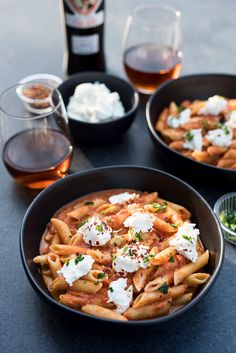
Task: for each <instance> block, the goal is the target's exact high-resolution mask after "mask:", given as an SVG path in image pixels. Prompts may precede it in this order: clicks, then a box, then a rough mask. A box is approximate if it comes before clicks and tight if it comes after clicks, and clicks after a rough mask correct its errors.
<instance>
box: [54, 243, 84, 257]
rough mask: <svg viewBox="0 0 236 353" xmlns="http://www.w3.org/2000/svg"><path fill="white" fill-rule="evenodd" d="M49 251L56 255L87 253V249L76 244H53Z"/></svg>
mask: <svg viewBox="0 0 236 353" xmlns="http://www.w3.org/2000/svg"><path fill="white" fill-rule="evenodd" d="M50 251H51V252H54V253H56V254H58V255H71V254H87V252H88V249H87V248H83V247H82V246H78V245H64V244H53V245H51V246H50Z"/></svg>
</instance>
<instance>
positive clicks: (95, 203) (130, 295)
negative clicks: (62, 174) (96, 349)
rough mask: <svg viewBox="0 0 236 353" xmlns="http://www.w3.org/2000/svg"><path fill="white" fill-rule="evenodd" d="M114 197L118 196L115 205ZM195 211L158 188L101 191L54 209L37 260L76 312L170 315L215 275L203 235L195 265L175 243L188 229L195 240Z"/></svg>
mask: <svg viewBox="0 0 236 353" xmlns="http://www.w3.org/2000/svg"><path fill="white" fill-rule="evenodd" d="M186 104H190V103H188V102H187V103H186ZM171 109H172V110H173V111H174V110H175V109H176V107H175V105H174V104H172V106H171ZM195 122H197V119H196V121H195ZM198 122H199V121H198ZM163 123H164V124H166V122H164V121H163ZM119 193H120V194H121V197H119V196H120V195H119ZM129 195H130V196H129ZM110 196H116V197H113V200H114V202H113V200H112V202H113V203H111V202H110V201H111V199H110ZM116 200H117V203H116ZM120 200H121V201H120ZM190 217H191V213H190V212H189V211H188V210H187V209H186V208H185V207H184V206H181V205H178V204H176V203H174V202H170V201H167V200H165V199H162V198H161V197H159V195H158V192H156V191H154V192H151V193H148V192H140V191H135V190H126V189H119V190H105V191H102V192H98V193H94V194H91V195H88V196H87V198H85V197H83V198H81V199H79V200H76V201H74V202H73V203H71V204H69V205H67V206H65V207H63V208H62V209H61V210H59V211H57V212H56V213H55V216H53V217H52V219H51V222H49V224H48V225H47V227H46V230H45V232H44V233H43V235H42V242H41V244H40V249H39V251H40V254H39V255H38V256H36V257H34V259H33V262H34V263H35V264H36V265H38V266H39V268H40V269H41V274H42V277H43V280H44V282H45V284H46V286H47V288H48V290H49V292H50V294H51V296H52V297H53V298H54V299H55V300H57V301H59V302H60V303H61V304H63V305H66V306H69V307H71V308H73V309H75V310H80V311H83V312H85V313H87V314H90V315H94V316H97V317H104V318H108V319H111V320H122V321H127V320H147V319H152V318H155V317H159V316H163V315H168V314H169V313H170V312H172V311H174V310H178V308H179V307H180V306H182V305H184V304H186V303H188V302H189V301H190V300H191V299H192V298H193V296H194V295H196V293H197V291H196V289H197V288H198V286H201V285H202V284H204V283H205V282H206V281H207V280H208V278H209V276H210V275H209V274H207V273H204V271H203V270H202V268H203V267H204V266H205V265H206V264H207V262H208V259H209V252H208V250H204V248H203V244H202V243H201V240H200V239H196V243H194V248H193V251H194V252H195V254H196V256H198V258H197V260H196V262H195V263H194V262H191V261H190V260H189V257H188V253H185V252H184V250H183V251H181V254H180V253H179V252H178V251H179V250H178V246H177V245H178V244H177V245H175V246H173V245H170V244H169V242H170V240H172V239H174V238H177V237H178V235H179V234H181V229H184V231H185V229H186V232H187V234H186V235H185V233H184V237H185V238H184V239H190V240H191V236H192V235H191V234H192V233H191V231H193V230H194V229H193V230H191V229H192V228H191V227H193V226H194V225H191V226H190V225H189V222H190V223H191V221H190ZM127 218H129V219H128V220H127ZM126 220H127V221H126ZM83 224H85V226H84V227H83V228H82V229H81V231H80V227H81V226H82V225H83ZM181 227H182V228H181ZM188 229H190V230H188ZM177 232H178V234H176V233H177ZM188 232H190V234H188ZM173 244H174V242H173ZM191 244H193V243H191ZM189 247H191V246H190V245H189ZM190 259H191V258H190ZM199 271H203V272H199Z"/></svg>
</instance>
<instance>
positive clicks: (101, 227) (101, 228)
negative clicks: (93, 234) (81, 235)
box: [96, 224, 103, 233]
mask: <svg viewBox="0 0 236 353" xmlns="http://www.w3.org/2000/svg"><path fill="white" fill-rule="evenodd" d="M96 230H97V231H98V232H100V233H101V232H103V226H102V224H98V225H97V226H96Z"/></svg>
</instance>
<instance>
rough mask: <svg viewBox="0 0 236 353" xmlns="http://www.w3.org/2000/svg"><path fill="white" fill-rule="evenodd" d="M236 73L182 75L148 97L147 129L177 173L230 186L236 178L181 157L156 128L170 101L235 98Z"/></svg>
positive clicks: (159, 151) (233, 171) (232, 173)
mask: <svg viewBox="0 0 236 353" xmlns="http://www.w3.org/2000/svg"><path fill="white" fill-rule="evenodd" d="M235 88H236V76H234V75H227V74H200V75H190V76H182V77H180V78H178V79H176V80H171V81H168V82H166V83H164V84H162V85H161V86H160V87H159V88H158V89H157V90H156V91H155V93H154V94H153V95H152V96H151V97H150V99H149V101H148V102H147V106H146V119H147V124H148V130H149V133H150V135H151V138H152V141H153V142H154V144H155V146H156V148H157V151H158V153H159V155H160V157H161V158H162V159H163V160H164V162H166V163H167V164H168V166H169V167H170V168H172V169H174V170H175V171H177V172H178V173H179V174H182V173H184V174H185V175H186V174H188V175H192V176H194V177H197V178H198V179H201V180H202V181H207V179H209V180H210V182H211V183H214V181H215V182H218V181H219V178H221V179H220V180H221V182H222V181H229V183H230V184H231V185H233V184H232V183H235V181H236V171H235V170H230V169H225V168H217V167H215V166H212V165H210V164H207V163H200V162H197V161H194V160H193V159H191V158H189V157H187V156H184V155H183V154H181V153H180V152H178V151H175V150H173V149H172V148H170V147H169V146H168V145H167V144H166V143H165V142H164V141H163V139H162V137H161V135H160V134H159V133H158V132H157V131H156V130H155V124H156V121H157V119H158V116H159V114H160V113H161V111H162V110H163V109H164V108H166V107H167V106H168V105H169V104H170V102H171V101H174V102H176V103H177V104H180V103H181V102H182V101H184V100H186V99H187V100H190V101H192V100H194V99H202V100H205V99H207V98H209V97H211V96H214V95H216V94H217V95H221V96H224V97H227V98H235V97H236V91H235Z"/></svg>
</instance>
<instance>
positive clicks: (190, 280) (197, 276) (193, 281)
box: [184, 272, 210, 287]
mask: <svg viewBox="0 0 236 353" xmlns="http://www.w3.org/2000/svg"><path fill="white" fill-rule="evenodd" d="M209 277H210V275H209V274H208V273H201V272H197V273H192V274H191V275H189V276H188V277H187V278H186V280H185V281H184V283H186V284H187V286H188V287H197V286H200V285H202V284H204V283H206V281H207V280H208V279H209Z"/></svg>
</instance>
